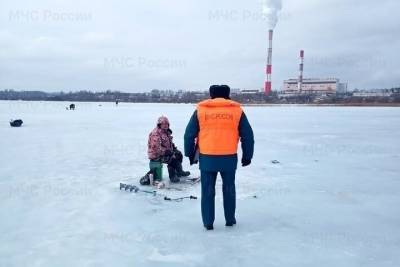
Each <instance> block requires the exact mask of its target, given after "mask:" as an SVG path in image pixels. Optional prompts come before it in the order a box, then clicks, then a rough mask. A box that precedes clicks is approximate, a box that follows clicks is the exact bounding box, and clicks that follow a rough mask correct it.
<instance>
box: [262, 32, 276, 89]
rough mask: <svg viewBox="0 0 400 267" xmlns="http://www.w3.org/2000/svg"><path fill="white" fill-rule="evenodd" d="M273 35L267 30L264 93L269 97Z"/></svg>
mask: <svg viewBox="0 0 400 267" xmlns="http://www.w3.org/2000/svg"><path fill="white" fill-rule="evenodd" d="M273 35H274V31H273V30H269V38H268V40H269V44H268V58H267V66H266V70H265V72H266V79H265V86H264V91H265V94H266V95H269V93H271V90H272V84H271V74H272V38H273Z"/></svg>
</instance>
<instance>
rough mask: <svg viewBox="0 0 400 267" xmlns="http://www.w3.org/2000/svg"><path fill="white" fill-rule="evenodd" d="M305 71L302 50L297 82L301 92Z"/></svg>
mask: <svg viewBox="0 0 400 267" xmlns="http://www.w3.org/2000/svg"><path fill="white" fill-rule="evenodd" d="M303 70H304V50H300V66H299V80H298V82H297V89H298V90H299V92H301V89H302V85H303Z"/></svg>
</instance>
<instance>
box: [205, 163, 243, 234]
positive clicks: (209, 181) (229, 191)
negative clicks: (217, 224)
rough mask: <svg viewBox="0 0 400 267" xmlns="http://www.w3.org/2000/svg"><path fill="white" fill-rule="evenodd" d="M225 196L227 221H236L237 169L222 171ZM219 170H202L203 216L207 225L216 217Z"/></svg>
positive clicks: (211, 223) (212, 222)
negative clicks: (216, 184) (216, 191)
mask: <svg viewBox="0 0 400 267" xmlns="http://www.w3.org/2000/svg"><path fill="white" fill-rule="evenodd" d="M220 174H221V177H222V193H223V198H224V214H225V221H226V222H227V223H236V219H235V210H236V189H235V174H236V170H233V171H230V172H220ZM217 175H218V172H214V171H204V170H201V216H202V218H203V224H204V225H205V226H208V225H213V224H214V219H215V182H216V180H217Z"/></svg>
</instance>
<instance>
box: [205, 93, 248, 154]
mask: <svg viewBox="0 0 400 267" xmlns="http://www.w3.org/2000/svg"><path fill="white" fill-rule="evenodd" d="M242 112H243V111H242V108H241V107H240V104H239V103H237V102H235V101H232V100H227V99H224V98H215V99H208V100H205V101H202V102H200V103H199V104H198V105H197V118H198V120H199V126H200V131H199V136H198V145H199V150H200V153H201V154H206V155H233V154H236V153H237V148H238V142H239V121H240V117H241V116H242Z"/></svg>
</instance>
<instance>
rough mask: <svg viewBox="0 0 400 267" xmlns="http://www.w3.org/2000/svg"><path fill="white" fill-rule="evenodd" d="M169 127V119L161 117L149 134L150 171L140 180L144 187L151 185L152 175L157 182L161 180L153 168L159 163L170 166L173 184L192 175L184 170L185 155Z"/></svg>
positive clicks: (169, 170)
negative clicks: (178, 147)
mask: <svg viewBox="0 0 400 267" xmlns="http://www.w3.org/2000/svg"><path fill="white" fill-rule="evenodd" d="M169 126H170V125H169V120H168V118H167V117H165V116H161V117H160V118H158V120H157V126H156V128H154V129H153V130H152V131H151V133H150V134H149V140H148V143H147V155H148V158H149V160H150V171H149V172H148V173H147V174H146V175H145V176H144V177H142V179H141V180H140V183H141V184H142V185H146V184H150V177H149V175H150V174H153V177H154V178H155V180H161V177H157V175H156V173H155V170H154V168H152V167H151V166H154V165H157V164H158V163H159V164H163V163H165V164H168V175H169V179H170V181H171V182H173V183H178V182H179V181H180V179H179V177H185V176H189V175H190V172H186V171H183V169H182V161H183V155H182V152H180V151H179V150H178V149H177V147H176V146H175V144H174V143H173V141H172V139H173V137H172V130H171V129H170V127H169Z"/></svg>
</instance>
